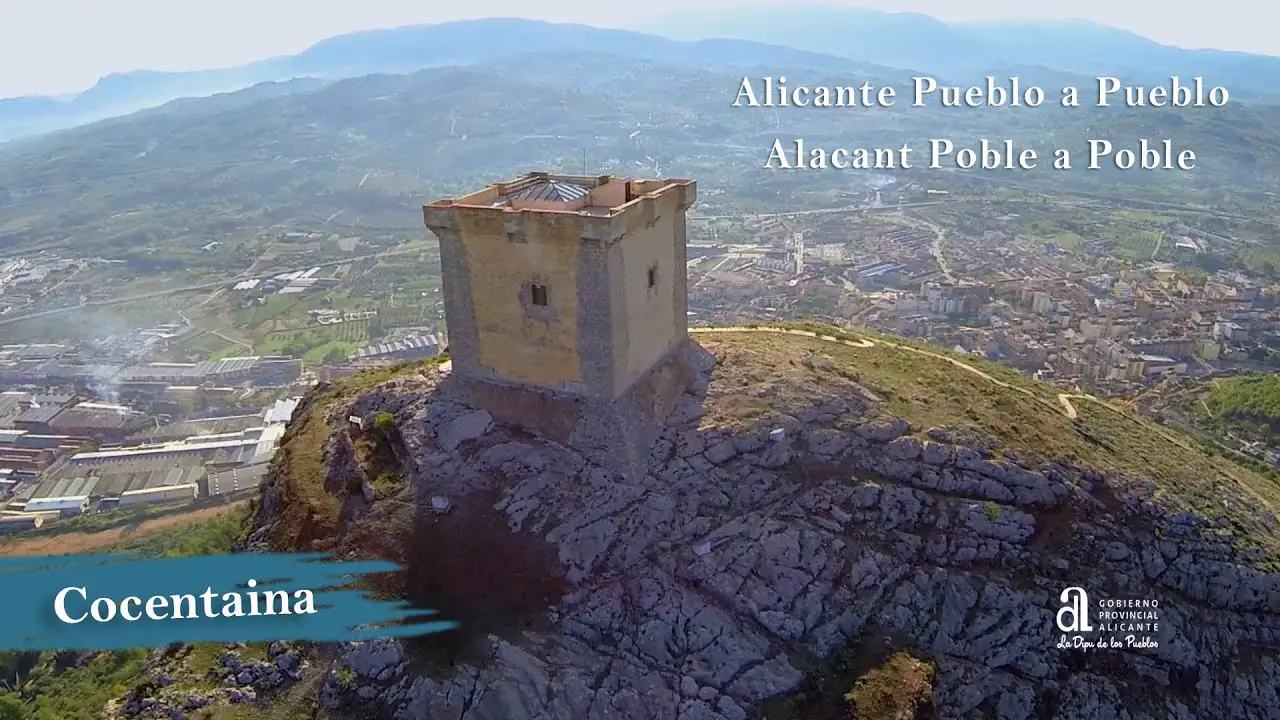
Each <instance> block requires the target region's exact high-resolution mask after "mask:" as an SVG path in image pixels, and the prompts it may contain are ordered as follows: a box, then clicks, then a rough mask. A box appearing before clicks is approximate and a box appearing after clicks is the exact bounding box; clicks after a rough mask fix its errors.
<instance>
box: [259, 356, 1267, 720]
mask: <svg viewBox="0 0 1280 720" xmlns="http://www.w3.org/2000/svg"><path fill="white" fill-rule="evenodd" d="M701 371H702V372H709V371H710V368H709V367H708V368H702V370H701ZM705 387H706V383H705V382H704V383H700V384H698V385H697V386H696V388H697V391H696V392H694V393H692V394H690V395H688V396H686V397H685V398H683V399H682V400H681V401H680V402H679V403H677V405H676V409H675V410H674V411H673V412H672V413H671V416H670V417H669V418H668V420H667V424H666V427H665V428H664V429H663V430H662V432H661V434H660V436H659V437H658V439H657V441H656V442H655V443H654V444H653V448H652V451H651V454H650V458H649V472H648V473H647V474H646V475H645V476H644V477H642V478H640V479H638V480H626V481H624V480H623V479H622V478H620V477H619V476H617V475H615V474H614V473H612V472H610V471H608V470H606V469H604V468H602V467H600V466H598V465H595V464H593V463H591V462H588V461H587V460H586V459H585V458H584V457H583V456H582V455H581V454H579V453H577V452H576V451H575V450H574V449H572V448H570V447H565V446H563V445H560V444H557V443H554V442H548V441H544V440H540V439H538V438H535V437H532V436H529V435H527V434H524V433H520V432H515V431H512V430H510V429H508V428H505V427H503V426H502V425H500V424H495V423H493V422H491V419H490V418H488V417H487V416H485V415H484V414H482V413H480V412H478V411H475V410H473V409H471V408H468V407H466V406H465V405H462V404H460V403H458V402H456V401H454V400H451V399H450V398H449V397H448V396H447V395H446V394H441V393H436V394H431V393H428V394H425V395H424V394H422V393H411V394H403V395H397V394H396V393H394V392H390V393H389V392H387V391H385V390H383V391H378V392H377V393H375V394H372V395H370V396H368V397H366V398H364V399H362V400H360V401H358V402H357V403H356V405H355V407H353V408H352V412H353V413H354V414H357V415H361V414H368V413H371V412H375V411H377V410H387V411H390V412H394V413H395V414H396V417H397V424H398V426H399V427H400V430H401V435H402V437H403V441H404V444H405V448H406V449H405V452H406V459H407V461H409V462H410V463H411V464H412V472H411V473H409V475H410V476H411V477H409V478H407V480H408V482H409V483H410V487H411V491H412V493H413V494H414V496H415V497H416V498H418V499H419V500H418V503H417V506H416V508H415V509H414V510H413V511H412V512H414V514H415V517H414V518H413V519H414V522H415V523H417V524H418V525H419V526H422V525H424V524H425V525H428V526H431V525H433V524H436V523H444V522H447V518H448V517H449V516H450V515H451V514H454V513H463V516H464V517H470V516H467V515H466V513H467V512H472V513H477V515H476V516H477V517H480V516H481V515H483V516H484V517H492V518H496V519H497V520H499V521H500V524H499V525H498V527H499V528H501V527H503V526H505V528H506V529H505V531H501V530H500V531H501V532H505V533H510V534H511V535H512V537H517V536H518V537H520V538H522V539H521V540H520V541H519V542H520V543H528V542H536V543H541V544H544V545H545V546H546V547H547V549H548V551H549V552H550V553H551V555H552V556H554V557H555V558H557V565H558V571H559V572H562V573H563V581H564V592H563V593H562V595H561V596H560V597H558V598H554V599H553V600H552V601H551V602H549V603H548V607H546V608H545V611H544V612H542V613H541V614H542V616H543V617H542V618H541V619H540V620H541V621H540V622H539V623H537V624H536V626H535V627H533V628H532V629H527V630H521V631H518V632H505V633H504V632H496V631H495V632H493V633H491V634H487V635H486V636H483V637H477V638H472V640H473V641H474V642H478V643H481V644H482V645H483V646H484V648H485V652H484V653H483V654H482V655H481V656H478V657H474V658H472V659H468V660H466V661H464V662H459V663H457V664H456V665H455V666H453V667H450V668H448V669H444V670H440V671H438V672H420V671H418V670H417V669H415V665H414V664H413V663H411V662H410V653H409V652H408V651H407V650H406V646H405V644H403V643H401V642H399V641H376V642H369V643H361V644H354V645H350V646H345V647H344V648H343V652H342V653H341V656H340V658H339V660H338V661H337V662H336V663H335V664H334V665H333V667H332V668H330V670H329V672H328V674H327V675H326V678H325V681H324V685H323V688H322V691H321V701H322V703H323V704H324V705H325V706H327V707H330V708H342V707H346V708H353V707H365V708H380V709H382V710H384V711H386V712H388V713H390V714H391V715H393V716H394V717H397V718H406V719H407V718H423V717H453V718H457V717H465V718H469V719H473V720H483V719H486V718H492V719H493V720H499V719H500V720H520V719H522V718H529V719H532V718H563V719H564V720H578V719H581V718H634V719H636V720H641V719H643V720H650V719H652V718H672V719H674V718H681V719H690V720H693V719H697V720H741V719H743V718H747V717H749V716H750V715H751V714H752V713H753V712H754V711H755V710H756V709H757V708H758V707H760V706H761V705H762V704H763V703H766V702H768V701H770V700H772V699H775V698H778V697H780V696H784V695H786V694H787V693H789V692H792V691H793V690H795V689H796V688H797V687H798V686H799V685H800V684H801V683H802V681H803V680H804V676H805V673H806V672H807V671H808V669H809V666H810V664H811V663H812V662H815V661H818V660H820V659H821V658H824V657H827V656H830V655H831V654H832V653H834V652H836V651H837V650H838V649H840V648H841V647H843V646H846V645H847V644H848V643H850V642H851V641H854V640H856V639H857V638H860V637H870V636H875V637H881V636H883V637H886V638H894V642H896V643H900V644H901V645H903V646H904V649H909V650H910V651H911V652H912V654H913V655H915V656H917V657H923V658H927V659H928V660H929V661H930V662H932V663H933V664H934V667H936V673H935V675H934V676H933V679H932V682H933V692H934V698H933V703H934V707H935V709H936V712H937V713H938V714H939V715H940V716H942V717H948V718H971V717H991V718H1001V719H1002V720H1021V719H1023V718H1042V717H1050V718H1063V719H1066V718H1083V717H1118V718H1153V719H1154V718H1193V717H1215V718H1217V717H1221V718H1227V717H1230V718H1274V717H1278V716H1280V710H1277V708H1280V697H1278V696H1277V695H1278V693H1280V660H1278V659H1277V658H1278V653H1277V649H1278V648H1280V577H1277V576H1276V575H1274V574H1266V573H1264V572H1262V571H1260V570H1258V569H1257V562H1258V560H1259V559H1260V555H1259V553H1258V552H1257V551H1253V550H1249V549H1247V548H1244V549H1242V548H1241V546H1242V543H1241V542H1238V539H1237V538H1234V537H1232V535H1231V534H1230V533H1229V532H1228V531H1227V529H1226V528H1223V527H1219V526H1218V524H1215V523H1210V522H1207V521H1203V520H1201V519H1198V518H1196V517H1195V516H1192V515H1187V514H1183V513H1175V512H1172V511H1171V510H1169V509H1167V508H1166V506H1165V505H1164V503H1163V502H1162V501H1161V499H1160V498H1159V496H1158V494H1157V493H1156V492H1155V488H1154V487H1152V486H1149V485H1144V484H1143V483H1141V482H1140V481H1137V480H1134V479H1132V478H1119V477H1115V476H1107V475H1104V474H1099V473H1097V472H1093V471H1092V470H1089V469H1086V468H1080V467H1076V466H1074V465H1072V464H1071V463H1068V462H1061V461H1058V462H1044V463H1039V464H1036V465H1034V466H1032V465H1024V464H1019V463H1018V462H1016V461H1015V460H1013V459H1010V458H1009V457H1008V456H1001V455H998V454H993V453H991V452H989V450H990V448H985V447H974V446H971V445H967V444H957V442H956V440H955V438H957V437H961V436H963V433H961V432H957V431H956V430H955V429H949V428H918V427H912V426H911V425H910V424H909V423H907V422H905V421H901V420H886V419H882V418H874V419H873V418H866V419H865V421H864V419H862V418H858V417H851V416H850V413H851V412H854V411H853V410H851V407H850V405H848V404H845V405H841V404H838V403H835V404H826V405H823V404H815V406H814V407H810V408H802V409H796V410H792V411H789V413H788V414H787V415H786V417H785V419H784V420H783V421H780V422H777V423H771V424H770V425H767V426H761V427H758V428H754V429H750V430H744V431H740V432H730V431H728V430H720V429H715V428H712V429H706V428H701V427H699V420H700V416H701V412H700V409H699V408H700V407H701V404H702V402H703V398H702V397H701V392H702V390H703V389H704V388H705ZM388 408H391V409H388ZM339 455H340V454H334V455H333V456H332V457H331V460H332V462H333V463H334V466H333V467H331V468H330V470H331V471H333V472H338V471H340V469H341V468H340V465H341V462H342V459H341V457H340V456H339ZM442 497H443V498H447V499H448V500H449V502H448V503H447V504H446V505H443V506H442V505H440V504H436V505H434V506H433V505H432V504H431V503H430V500H429V499H430V498H442ZM355 502H360V503H364V502H365V501H364V500H363V499H360V500H357V501H355ZM377 505H378V501H377V500H374V501H373V503H371V504H369V505H368V507H365V508H364V509H363V510H361V511H360V512H356V513H353V514H352V515H351V517H350V519H349V522H352V523H358V522H360V521H361V518H362V517H365V516H367V514H368V513H373V512H388V513H389V512H394V510H392V509H390V508H386V509H382V510H378V509H377ZM265 507H266V506H265V504H264V508H265ZM442 507H447V508H448V510H447V511H445V510H442V509H441V508H442ZM486 513H487V515H486ZM1273 520H1274V518H1273ZM258 521H259V525H260V527H259V535H260V536H261V535H262V534H263V533H265V532H266V531H267V530H268V529H269V528H270V524H271V522H272V515H271V513H270V511H269V509H264V510H263V511H261V512H260V515H259V520H258ZM485 532H489V530H488V529H486V530H485ZM476 562H486V559H484V558H478V559H477V560H476ZM508 570H509V568H508V567H506V566H503V565H499V564H495V566H493V567H487V568H485V570H484V572H487V573H490V574H492V575H495V576H496V575H502V574H504V573H506V572H508ZM1068 587H1080V588H1085V589H1087V590H1088V592H1089V594H1090V596H1091V597H1092V598H1094V599H1095V603H1096V601H1097V600H1098V599H1103V598H1111V599H1119V600H1125V599H1132V600H1141V601H1155V602H1157V603H1158V620H1157V621H1156V622H1155V623H1154V624H1155V627H1154V628H1153V629H1152V632H1150V633H1149V635H1150V636H1151V638H1152V639H1153V640H1154V642H1155V645H1156V646H1154V647H1119V648H1104V649H1096V650H1084V649H1080V648H1073V647H1059V639H1060V636H1061V635H1062V632H1061V631H1060V630H1059V629H1058V628H1057V626H1056V624H1055V618H1056V614H1057V613H1058V610H1059V609H1060V608H1061V607H1062V605H1063V604H1062V602H1061V598H1060V595H1061V593H1062V591H1063V590H1064V589H1065V588H1068ZM480 590H483V588H481V589H480ZM441 591H442V592H444V593H448V592H449V589H448V588H447V587H444V588H442V589H441ZM455 600H457V601H458V602H465V601H466V598H455ZM1098 609H1099V608H1097V607H1094V608H1093V610H1094V612H1095V613H1096V612H1097V610H1098ZM1096 622H1098V621H1097V620H1096V619H1095V623H1096ZM476 631H481V632H483V628H469V627H467V626H466V625H465V624H464V627H463V628H462V629H461V630H460V631H458V632H459V633H464V634H465V633H468V632H476ZM1120 634H1121V635H1124V634H1125V633H1120ZM430 643H431V640H430V639H427V640H424V641H423V642H422V643H421V644H422V645H430Z"/></svg>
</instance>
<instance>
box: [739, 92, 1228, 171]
mask: <svg viewBox="0 0 1280 720" xmlns="http://www.w3.org/2000/svg"><path fill="white" fill-rule="evenodd" d="M908 94H909V97H905V98H899V96H898V89H897V88H895V87H893V86H890V85H875V84H874V83H871V82H864V83H862V84H861V85H844V86H825V85H824V86H812V85H797V84H788V83H787V78H786V77H785V76H779V77H763V78H759V79H758V80H755V81H753V80H752V79H751V78H746V77H744V78H743V79H742V83H741V84H740V86H739V88H738V93H737V96H736V97H735V98H734V101H733V106H734V107H739V108H774V109H777V108H867V109H875V108H892V107H895V106H898V104H899V100H900V99H901V100H903V101H904V106H905V107H908V108H936V109H947V108H962V109H963V108H1012V109H1020V108H1033V109H1034V108H1039V107H1042V106H1045V105H1049V106H1056V107H1063V108H1079V107H1093V108H1130V109H1133V108H1179V109H1180V108H1221V107H1223V106H1225V105H1226V104H1227V103H1228V102H1229V101H1230V99H1231V96H1230V93H1229V92H1227V89H1226V88H1223V87H1219V86H1215V85H1210V84H1208V83H1206V82H1205V81H1204V79H1203V78H1200V77H1195V78H1191V79H1190V80H1189V81H1187V80H1183V79H1181V78H1177V77H1171V78H1169V82H1168V84H1164V85H1155V86H1145V85H1126V84H1125V83H1124V82H1122V81H1121V80H1120V79H1119V78H1115V77H1097V78H1094V82H1093V85H1092V86H1090V87H1084V88H1080V87H1075V86H1066V87H1063V88H1061V89H1060V90H1059V91H1058V93H1057V97H1056V98H1054V97H1052V96H1051V94H1050V93H1047V92H1046V91H1045V90H1044V89H1043V88H1041V87H1038V86H1036V85H1031V84H1028V83H1025V82H1023V81H1022V80H1021V78H1018V77H1009V78H1006V79H1004V80H1003V81H999V80H997V79H996V78H994V77H990V76H988V77H987V78H986V80H985V82H984V83H983V84H981V85H973V86H968V87H960V86H949V85H943V84H940V83H939V82H938V80H937V79H935V78H932V77H924V76H922V77H914V78H912V81H911V87H910V89H909V91H908ZM926 144H927V146H928V147H927V155H928V162H927V164H925V165H924V167H927V168H930V169H942V168H954V169H960V170H1031V169H1033V168H1035V167H1037V165H1038V164H1039V162H1040V155H1039V153H1038V152H1037V151H1036V150H1034V149H1032V148H1028V147H1018V146H1017V145H1016V144H1015V143H1014V141H1013V140H1010V139H997V140H991V139H988V138H982V139H980V140H978V141H976V142H975V143H973V147H958V146H957V143H955V142H953V141H952V140H950V139H947V138H931V139H929V140H928V141H927V143H926ZM1122 145H1126V143H1123V142H1117V141H1112V140H1110V139H1101V138H1099V139H1087V140H1085V141H1084V142H1083V143H1082V145H1081V147H1079V148H1077V150H1078V151H1081V152H1083V153H1084V155H1085V156H1086V158H1087V163H1086V164H1085V167H1086V168H1087V169H1089V170H1099V169H1102V168H1103V167H1104V166H1109V167H1114V168H1117V169H1120V170H1129V169H1139V170H1180V171H1187V170H1191V169H1193V168H1194V167H1195V164H1196V155H1195V152H1193V151H1191V150H1187V149H1177V148H1175V146H1174V142H1173V140H1171V139H1169V138H1162V139H1154V140H1153V139H1149V138H1142V139H1139V140H1137V141H1136V142H1129V143H1127V145H1129V146H1122ZM915 152H916V148H914V147H912V146H911V144H910V143H904V144H902V145H901V146H899V147H872V148H866V147H860V148H843V147H841V148H823V147H807V143H806V142H805V140H804V138H794V139H792V140H782V139H775V140H774V141H773V146H772V147H771V149H770V152H769V156H768V159H767V160H766V161H765V163H764V167H765V168H767V169H799V170H822V169H827V168H834V169H840V170H843V169H853V170H872V169H875V170H893V169H900V168H901V169H910V168H912V167H916V163H917V162H918V161H917V160H916V156H915ZM1052 158H1053V168H1054V169H1056V170H1070V169H1071V168H1072V160H1073V158H1072V153H1071V149H1069V148H1058V149H1055V150H1053V151H1052Z"/></svg>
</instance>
